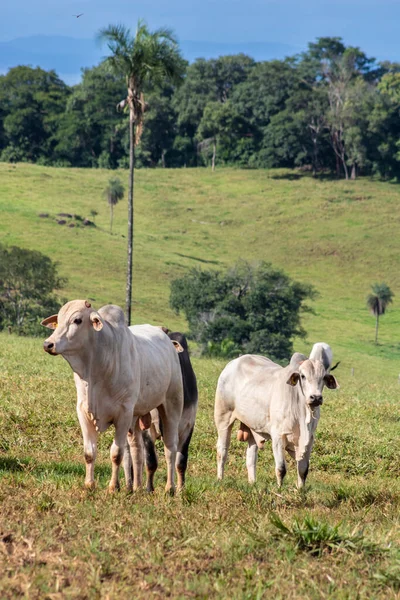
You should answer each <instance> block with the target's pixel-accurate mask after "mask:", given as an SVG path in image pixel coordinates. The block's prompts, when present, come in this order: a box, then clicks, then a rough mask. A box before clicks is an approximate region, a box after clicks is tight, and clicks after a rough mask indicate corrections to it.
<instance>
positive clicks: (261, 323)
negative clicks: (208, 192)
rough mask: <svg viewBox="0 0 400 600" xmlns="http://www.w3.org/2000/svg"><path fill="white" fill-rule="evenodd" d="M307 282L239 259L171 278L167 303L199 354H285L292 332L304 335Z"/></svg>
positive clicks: (290, 349)
mask: <svg viewBox="0 0 400 600" xmlns="http://www.w3.org/2000/svg"><path fill="white" fill-rule="evenodd" d="M315 296H316V291H315V290H314V288H313V287H312V286H311V285H307V284H302V283H299V282H296V281H293V280H292V279H290V277H288V275H286V274H285V273H284V272H283V271H281V270H278V269H274V268H273V267H272V265H270V264H269V263H265V262H262V263H259V264H258V265H256V266H254V267H253V266H251V265H250V264H248V263H246V262H240V263H238V264H237V265H236V266H235V267H233V268H232V269H230V270H228V271H227V272H225V273H222V272H220V271H202V270H200V269H192V270H191V271H190V272H189V273H188V274H186V275H185V276H184V277H182V278H180V279H176V280H174V281H173V282H172V283H171V296H170V304H171V307H172V308H173V309H174V310H175V311H176V312H180V311H182V312H183V313H184V314H185V316H186V318H187V320H188V323H189V327H190V331H189V335H190V336H191V337H192V338H194V339H195V340H196V341H198V342H199V343H200V344H201V346H202V350H203V353H205V354H212V355H217V354H218V355H220V356H225V357H229V358H230V357H233V356H238V355H239V354H241V353H248V352H249V353H261V354H267V355H268V356H269V357H270V358H273V359H275V360H283V359H288V358H289V357H290V356H291V354H292V352H293V346H292V339H293V337H294V336H300V337H304V336H305V334H306V332H305V331H304V329H303V328H302V326H301V323H300V313H301V312H302V311H303V312H304V311H308V312H312V310H311V308H310V307H308V306H307V305H306V304H305V303H304V302H305V300H306V299H313V298H315Z"/></svg>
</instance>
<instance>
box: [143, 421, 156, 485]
mask: <svg viewBox="0 0 400 600" xmlns="http://www.w3.org/2000/svg"><path fill="white" fill-rule="evenodd" d="M142 437H143V442H144V451H145V455H146V472H147V486H146V489H147V491H148V492H154V474H155V472H156V471H157V467H158V459H157V453H156V447H155V444H154V442H153V440H152V436H151V433H150V432H149V431H143V433H142Z"/></svg>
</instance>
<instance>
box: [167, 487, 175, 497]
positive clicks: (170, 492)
mask: <svg viewBox="0 0 400 600" xmlns="http://www.w3.org/2000/svg"><path fill="white" fill-rule="evenodd" d="M165 493H166V494H168V495H169V496H175V488H174V487H172V486H171V487H169V486H166V487H165Z"/></svg>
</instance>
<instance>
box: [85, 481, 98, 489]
mask: <svg viewBox="0 0 400 600" xmlns="http://www.w3.org/2000/svg"><path fill="white" fill-rule="evenodd" d="M85 488H86V489H87V490H90V491H93V490H94V489H96V484H95V482H94V481H85Z"/></svg>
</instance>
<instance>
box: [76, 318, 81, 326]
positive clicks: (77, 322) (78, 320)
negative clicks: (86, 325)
mask: <svg viewBox="0 0 400 600" xmlns="http://www.w3.org/2000/svg"><path fill="white" fill-rule="evenodd" d="M74 323H75V325H80V324H81V323H82V319H74Z"/></svg>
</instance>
